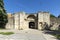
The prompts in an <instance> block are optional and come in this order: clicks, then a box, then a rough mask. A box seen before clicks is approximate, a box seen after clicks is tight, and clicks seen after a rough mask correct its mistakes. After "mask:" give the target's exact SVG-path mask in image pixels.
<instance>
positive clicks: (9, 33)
mask: <svg viewBox="0 0 60 40" xmlns="http://www.w3.org/2000/svg"><path fill="white" fill-rule="evenodd" d="M0 34H2V35H11V34H14V33H13V32H0Z"/></svg>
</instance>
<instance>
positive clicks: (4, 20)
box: [0, 0, 8, 28]
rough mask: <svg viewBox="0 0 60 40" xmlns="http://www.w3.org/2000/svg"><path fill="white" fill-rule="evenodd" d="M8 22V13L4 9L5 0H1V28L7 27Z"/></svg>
mask: <svg viewBox="0 0 60 40" xmlns="http://www.w3.org/2000/svg"><path fill="white" fill-rule="evenodd" d="M7 22H8V20H7V13H6V10H5V9H4V3H3V0H0V28H5V25H6V23H7Z"/></svg>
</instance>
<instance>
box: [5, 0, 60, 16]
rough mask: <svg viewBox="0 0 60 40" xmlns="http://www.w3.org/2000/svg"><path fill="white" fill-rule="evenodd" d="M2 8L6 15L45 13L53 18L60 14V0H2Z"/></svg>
mask: <svg viewBox="0 0 60 40" xmlns="http://www.w3.org/2000/svg"><path fill="white" fill-rule="evenodd" d="M4 7H5V10H6V11H7V13H15V12H22V11H24V12H26V13H35V12H38V11H46V12H50V13H51V14H53V15H55V16H58V15H59V14H60V0H4Z"/></svg>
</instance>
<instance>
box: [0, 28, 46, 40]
mask: <svg viewBox="0 0 60 40" xmlns="http://www.w3.org/2000/svg"><path fill="white" fill-rule="evenodd" d="M0 31H1V30H0ZM2 31H4V32H5V31H13V32H14V33H15V34H13V35H9V36H6V35H1V34H0V40H47V39H46V38H45V36H44V35H43V34H42V32H41V31H38V30H33V29H30V30H2Z"/></svg>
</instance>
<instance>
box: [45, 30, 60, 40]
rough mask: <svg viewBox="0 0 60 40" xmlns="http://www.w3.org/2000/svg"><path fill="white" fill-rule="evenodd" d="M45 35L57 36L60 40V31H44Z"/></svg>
mask: <svg viewBox="0 0 60 40" xmlns="http://www.w3.org/2000/svg"><path fill="white" fill-rule="evenodd" d="M44 33H45V34H51V35H53V36H55V37H56V38H57V39H58V40H60V31H56V30H44Z"/></svg>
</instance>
